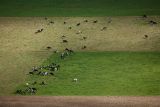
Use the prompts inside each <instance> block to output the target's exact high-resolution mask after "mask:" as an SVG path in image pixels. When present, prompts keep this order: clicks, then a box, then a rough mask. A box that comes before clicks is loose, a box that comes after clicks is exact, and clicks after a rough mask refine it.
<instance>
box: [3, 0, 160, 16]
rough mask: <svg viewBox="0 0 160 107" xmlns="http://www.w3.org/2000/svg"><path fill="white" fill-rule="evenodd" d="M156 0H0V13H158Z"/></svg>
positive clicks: (82, 14)
mask: <svg viewBox="0 0 160 107" xmlns="http://www.w3.org/2000/svg"><path fill="white" fill-rule="evenodd" d="M159 5H160V1H159V0H0V16H121V15H122V16H130V15H131V16H134V15H136V16H137V15H143V14H148V15H160V6H159Z"/></svg>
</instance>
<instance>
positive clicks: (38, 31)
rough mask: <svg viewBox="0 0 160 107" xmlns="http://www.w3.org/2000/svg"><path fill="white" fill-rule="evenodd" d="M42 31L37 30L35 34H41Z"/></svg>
mask: <svg viewBox="0 0 160 107" xmlns="http://www.w3.org/2000/svg"><path fill="white" fill-rule="evenodd" d="M43 30H44V29H40V30H37V31H36V32H35V34H37V33H40V32H42V31H43Z"/></svg>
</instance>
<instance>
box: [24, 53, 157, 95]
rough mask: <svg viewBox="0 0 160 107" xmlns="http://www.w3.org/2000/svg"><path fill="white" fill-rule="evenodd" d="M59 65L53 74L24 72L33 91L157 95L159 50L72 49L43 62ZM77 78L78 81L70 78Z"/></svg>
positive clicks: (59, 93)
mask: <svg viewBox="0 0 160 107" xmlns="http://www.w3.org/2000/svg"><path fill="white" fill-rule="evenodd" d="M52 62H57V63H59V64H60V65H61V69H60V71H58V72H56V74H55V76H49V77H48V76H46V77H41V76H35V75H34V76H28V81H26V82H29V83H32V81H37V82H41V81H42V80H45V81H46V82H47V85H46V86H40V85H36V87H37V88H38V93H37V95H89V96H90V95H101V96H103V95H108V96H109V95H113V96H117V95H122V96H123V95H131V96H132V95H136V96H146V95H147V96H148V95H160V85H159V83H160V66H159V65H160V53H159V52H76V53H75V54H74V55H72V56H70V57H68V58H66V59H65V60H61V59H60V58H59V54H53V55H52V56H51V57H49V58H48V59H47V60H46V61H45V62H44V63H43V65H46V64H49V63H52ZM74 78H77V79H78V82H77V83H76V82H73V79H74Z"/></svg>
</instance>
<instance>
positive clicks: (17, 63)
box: [0, 16, 160, 95]
mask: <svg viewBox="0 0 160 107" xmlns="http://www.w3.org/2000/svg"><path fill="white" fill-rule="evenodd" d="M85 19H87V20H88V22H87V23H85V22H84V20H85ZM94 20H98V23H93V21H94ZM150 20H154V21H156V22H157V23H158V24H156V25H152V24H149V23H148V22H149V21H150ZM50 21H54V22H55V23H54V24H48V23H49V22H50ZM64 21H66V22H67V24H63V22H64ZM109 21H111V23H109ZM79 22H80V23H81V25H80V26H78V27H77V26H76V24H77V23H79ZM159 22H160V17H159V16H149V17H148V18H146V19H144V18H142V17H141V16H125V17H124V16H119V17H48V20H45V19H44V17H23V18H22V17H21V18H20V17H0V74H1V75H0V95H15V94H14V91H15V90H16V89H17V88H18V87H21V86H23V85H24V84H25V83H26V82H27V80H28V81H30V80H31V79H29V78H30V77H28V75H27V73H28V72H29V71H31V68H32V67H33V66H39V65H41V64H42V63H43V62H44V60H46V58H48V57H49V56H50V55H51V54H52V53H53V51H55V50H58V51H60V52H61V51H62V50H63V49H64V48H66V47H67V48H70V49H73V50H74V51H76V54H75V55H74V56H72V57H70V58H73V60H68V59H67V60H65V61H64V62H60V63H61V64H62V67H61V71H60V72H57V74H56V75H57V77H60V79H58V78H57V79H56V78H51V80H52V79H55V80H54V81H53V83H54V84H55V86H56V85H57V87H58V86H59V88H64V87H66V88H67V90H66V91H68V90H70V89H69V87H67V86H66V85H64V86H63V85H58V84H62V81H64V82H65V80H67V81H66V84H67V85H68V84H70V85H71V86H72V85H73V82H72V79H73V77H74V76H76V75H77V74H76V72H77V71H78V72H79V71H82V72H83V70H84V71H85V70H86V69H88V71H89V72H88V73H89V74H88V75H91V76H92V75H93V76H95V75H94V73H93V74H90V72H92V71H93V72H95V70H93V69H94V68H92V67H91V64H95V63H96V62H95V61H94V59H93V57H94V56H95V57H97V61H98V59H99V61H98V62H101V59H102V58H103V57H104V58H106V59H108V60H105V61H106V65H105V61H103V60H102V68H104V70H103V69H102V71H101V69H100V68H101V65H98V66H99V67H98V68H96V69H97V70H99V72H100V73H101V74H100V75H102V73H105V72H108V73H109V74H110V76H109V75H107V73H106V74H105V76H106V77H107V78H110V79H111V77H112V76H114V74H112V72H111V71H116V69H114V66H117V69H120V71H117V72H116V73H117V74H118V73H120V72H122V71H123V69H124V72H126V73H124V74H123V75H122V76H123V78H124V81H125V79H126V81H127V79H129V77H130V76H129V77H127V75H130V74H133V73H132V72H129V73H130V74H129V73H127V71H128V70H127V67H128V66H129V67H131V68H132V67H133V68H134V69H133V70H139V71H140V70H142V69H144V70H143V71H144V73H142V72H140V73H142V76H143V74H144V75H145V79H140V76H139V75H138V76H137V78H138V79H137V81H139V82H137V84H140V87H139V89H142V90H144V89H146V90H144V93H143V92H142V91H140V92H139V91H137V90H138V88H135V91H134V90H131V91H128V95H129V94H130V95H138V94H139V95H158V91H157V90H159V87H158V85H157V86H156V84H157V81H159V80H158V79H157V81H156V78H158V75H156V74H157V73H158V72H159V71H158V68H159V67H158V65H157V64H158V63H159V62H158V58H159V55H158V54H159V51H160V36H159V34H160V30H159V28H160V25H159ZM70 26H71V27H72V29H68V27H70ZM102 27H107V29H106V30H104V31H101V28H102ZM41 28H43V29H44V31H43V32H41V33H39V34H35V31H37V30H38V29H41ZM78 31H82V33H81V34H77V32H78ZM63 35H65V36H66V38H65V39H67V40H68V43H66V44H65V43H62V36H63ZM144 35H148V38H144ZM83 37H87V39H86V40H83V39H82V38H83ZM84 45H86V46H87V48H86V49H81V48H82V46H84ZM47 46H51V47H52V49H50V50H47V49H46V47H47ZM91 51H95V53H92V52H91ZM105 51H126V52H124V53H123V52H122V53H121V52H119V53H117V52H113V56H114V55H115V56H117V57H118V58H120V59H124V63H123V61H122V62H118V63H120V64H122V65H123V64H127V65H126V67H125V66H124V68H121V67H120V66H118V65H115V62H114V60H116V59H114V57H113V56H112V55H110V54H111V53H112V52H111V53H110V52H109V53H108V52H105ZM128 51H132V52H133V51H137V52H139V51H141V52H143V51H145V52H146V53H141V52H140V53H134V52H133V53H130V52H128ZM83 52H84V53H83ZM90 52H91V53H90ZM116 53H117V54H116ZM90 54H91V55H90ZM83 55H84V56H86V58H87V57H88V58H89V59H93V60H91V61H90V62H86V64H83V67H84V66H85V65H88V68H85V67H84V68H83V67H82V68H80V67H78V65H77V63H83V62H81V60H78V61H80V62H76V61H77V60H76V59H80V58H81V57H82V56H83ZM129 55H131V56H129ZM100 56H102V57H100ZM107 56H110V57H107ZM132 56H133V58H132ZM130 57H131V59H133V60H134V62H133V63H134V64H135V62H136V60H135V59H141V57H142V60H139V61H138V60H137V63H138V64H137V65H136V64H135V66H137V67H135V66H134V64H132V61H131V59H128V58H130ZM148 57H149V58H148ZM82 58H83V57H82ZM112 58H113V60H112ZM145 58H146V59H145ZM156 58H157V59H156ZM83 60H84V61H85V59H83ZM83 60H82V61H83ZM117 60H118V59H117ZM67 61H68V62H67ZM72 61H73V62H72ZM118 61H119V60H118ZM127 61H131V65H129V64H128V63H126V62H127ZM145 61H146V62H145ZM147 61H148V62H147ZM113 63H114V65H113ZM144 63H145V64H146V65H147V66H145V65H143V64H144ZM67 64H69V65H70V64H71V65H72V64H73V65H75V67H77V68H76V69H75V70H76V72H75V74H73V75H70V74H67V71H70V72H71V73H73V70H71V69H73V68H74V66H73V68H72V67H71V68H70V67H66V66H67ZM97 64H99V63H97ZM108 64H112V65H113V66H112V68H113V70H112V69H111V66H108ZM141 65H142V68H140V67H141ZM105 66H106V67H105ZM145 67H146V68H145ZM65 69H66V70H65ZM108 69H109V70H108ZM149 71H151V72H149ZM63 72H64V75H66V76H68V75H70V76H69V77H66V79H65V78H64V77H65V76H64V75H63ZM154 72H155V74H154ZM85 73H87V72H85ZM97 73H98V72H97ZM113 73H114V72H113ZM150 73H151V74H152V75H153V76H152V75H150ZM125 74H126V75H125ZM136 74H137V73H136ZM118 75H119V74H118ZM77 76H79V75H77ZM115 76H116V74H115ZM125 76H126V78H125ZM147 76H148V77H147ZM155 76H157V77H155ZM77 78H79V81H80V82H79V83H78V84H79V86H80V88H79V89H82V88H83V86H86V85H88V84H89V82H88V83H87V81H88V80H86V75H84V77H83V75H81V76H80V77H77ZM81 78H84V79H81ZM88 78H91V79H92V77H88ZM97 78H98V81H99V78H100V77H99V76H98V77H97ZM102 78H103V79H104V78H105V77H103V76H102ZM133 78H136V76H135V75H133ZM152 78H153V81H151V79H152ZM119 79H120V78H119ZM40 80H41V79H40ZM83 80H85V81H83ZM92 80H93V81H94V82H95V81H96V80H95V79H92ZM55 81H56V82H55ZM81 81H82V82H81ZM101 81H103V80H101ZM124 81H122V82H124ZM128 81H129V82H131V80H130V79H129V80H128ZM135 81H136V80H135ZM146 81H147V82H146ZM148 81H150V82H148ZM49 82H50V81H49ZM85 82H86V83H85ZM90 82H92V81H90ZM99 82H100V81H99ZM105 82H106V83H105ZM110 82H112V81H107V80H105V79H104V83H105V84H107V85H105V86H104V88H105V87H107V88H108V83H110ZM114 82H116V80H115V81H113V83H114ZM82 83H83V84H82ZM134 83H135V82H134ZM20 84H21V85H20ZM51 84H52V81H51ZM114 84H116V83H114ZM124 84H127V83H125V82H124ZM135 84H136V83H135ZM152 84H153V85H154V86H153V88H152V87H149V86H151V85H152ZM49 85H50V83H48V86H47V91H48V92H45V89H44V88H43V87H42V88H39V92H38V93H37V94H38V95H43V94H44V95H45V93H46V94H48V93H49V90H50V91H51V94H52V95H58V94H59V95H60V94H61V95H62V94H63V93H65V92H64V91H65V90H64V91H62V93H60V92H58V88H55V87H54V86H52V85H51V86H49ZM75 85H76V84H75ZM90 85H91V86H90V87H93V84H90ZM128 85H129V86H128V87H129V89H131V88H133V87H132V86H130V84H128ZM141 85H142V86H141ZM79 86H75V87H74V88H76V89H77V92H79V90H78V87H79ZM101 86H102V83H100V86H97V91H95V93H94V92H93V95H98V93H96V92H98V90H100V88H101ZM38 87H39V86H38ZM117 87H120V90H122V88H123V87H121V86H120V85H118V83H117ZM124 87H127V86H126V85H125V86H124ZM51 88H53V89H54V90H55V91H53V90H52V89H51ZM85 88H87V87H85ZM88 88H89V87H88ZM111 88H113V89H115V90H113V91H112V90H110V89H109V88H108V91H107V90H106V93H105V92H104V91H102V93H100V94H99V95H102V94H105V95H114V94H116V86H115V85H113V87H111ZM95 90H96V89H95ZM109 90H110V91H109ZM152 90H153V92H151V91H152ZM52 91H53V92H52ZM59 91H60V90H59ZM73 91H74V89H73ZM92 91H94V90H92ZM111 91H112V92H111ZM133 91H134V92H135V93H132V92H133ZM54 92H55V93H54ZM108 92H110V93H108ZM138 92H139V93H138ZM141 92H142V93H141ZM147 92H148V93H147ZM83 93H86V95H89V93H87V92H85V90H82V91H81V93H76V92H73V94H75V95H78V94H79V95H80V94H81V95H82V94H83ZM66 94H68V95H69V94H71V92H69V91H68V93H66ZM66 94H65V95H66ZM73 94H72V95H73ZM120 94H122V93H119V95H120ZM123 94H124V95H127V92H126V93H125V92H124V93H123ZM117 95H118V94H117Z"/></svg>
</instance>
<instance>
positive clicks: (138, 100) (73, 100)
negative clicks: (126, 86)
mask: <svg viewBox="0 0 160 107" xmlns="http://www.w3.org/2000/svg"><path fill="white" fill-rule="evenodd" d="M0 107H160V96H157V97H84V96H81V97H78V96H77V97H75V96H70V97H63V96H60V97H47V96H45V97H39V96H34V97H28V96H16V97H0Z"/></svg>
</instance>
